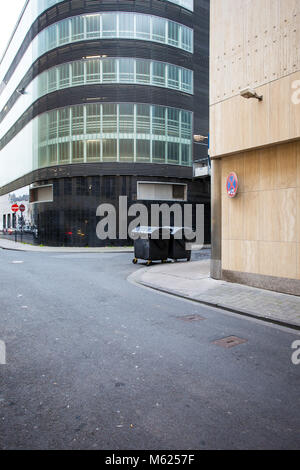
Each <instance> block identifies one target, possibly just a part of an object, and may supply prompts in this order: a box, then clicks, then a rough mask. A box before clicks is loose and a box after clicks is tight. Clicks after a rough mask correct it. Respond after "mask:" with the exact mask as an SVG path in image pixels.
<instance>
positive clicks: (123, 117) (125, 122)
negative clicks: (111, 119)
mask: <svg viewBox="0 0 300 470" xmlns="http://www.w3.org/2000/svg"><path fill="white" fill-rule="evenodd" d="M119 110H120V111H119V112H120V120H119V131H120V133H133V132H134V111H133V110H134V107H133V104H127V103H125V104H120V106H119Z"/></svg>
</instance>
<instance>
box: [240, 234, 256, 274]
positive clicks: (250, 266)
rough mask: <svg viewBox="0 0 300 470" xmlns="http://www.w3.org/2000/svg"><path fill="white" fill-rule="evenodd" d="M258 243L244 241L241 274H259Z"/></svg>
mask: <svg viewBox="0 0 300 470" xmlns="http://www.w3.org/2000/svg"><path fill="white" fill-rule="evenodd" d="M258 243H259V242H251V241H245V242H244V243H243V251H244V255H243V262H244V265H243V272H246V273H252V274H258V272H259V247H258Z"/></svg>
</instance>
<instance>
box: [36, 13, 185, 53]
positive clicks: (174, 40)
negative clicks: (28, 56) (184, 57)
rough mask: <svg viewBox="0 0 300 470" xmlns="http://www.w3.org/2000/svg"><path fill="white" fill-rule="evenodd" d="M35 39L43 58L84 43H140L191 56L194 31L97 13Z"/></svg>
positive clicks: (152, 19)
mask: <svg viewBox="0 0 300 470" xmlns="http://www.w3.org/2000/svg"><path fill="white" fill-rule="evenodd" d="M37 38H38V54H39V55H42V54H44V53H45V52H47V51H50V50H51V49H54V48H56V47H58V46H61V45H63V44H68V43H71V42H76V41H84V40H87V39H107V38H122V39H141V40H146V41H153V42H159V43H163V44H168V45H170V46H174V47H177V48H179V49H183V50H186V51H188V52H193V30H192V29H191V28H188V27H187V26H184V25H181V24H179V23H176V22H174V21H170V20H167V19H165V18H159V17H157V16H152V15H144V14H141V13H120V12H115V13H96V14H93V15H82V16H73V17H72V18H67V19H65V20H62V21H60V22H58V23H55V24H53V25H51V26H49V27H48V28H46V29H44V30H43V31H42V32H41V33H39V35H38V36H37Z"/></svg>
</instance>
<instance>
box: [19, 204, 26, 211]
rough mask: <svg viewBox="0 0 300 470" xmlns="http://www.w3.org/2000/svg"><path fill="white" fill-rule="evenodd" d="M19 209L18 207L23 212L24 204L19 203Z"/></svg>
mask: <svg viewBox="0 0 300 470" xmlns="http://www.w3.org/2000/svg"><path fill="white" fill-rule="evenodd" d="M19 209H20V211H21V212H25V210H26V207H25V206H24V204H21V205H20V207H19Z"/></svg>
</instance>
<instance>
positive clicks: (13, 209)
mask: <svg viewBox="0 0 300 470" xmlns="http://www.w3.org/2000/svg"><path fill="white" fill-rule="evenodd" d="M11 210H12V212H14V213H16V212H18V210H19V206H18V204H13V205H12V206H11Z"/></svg>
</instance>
